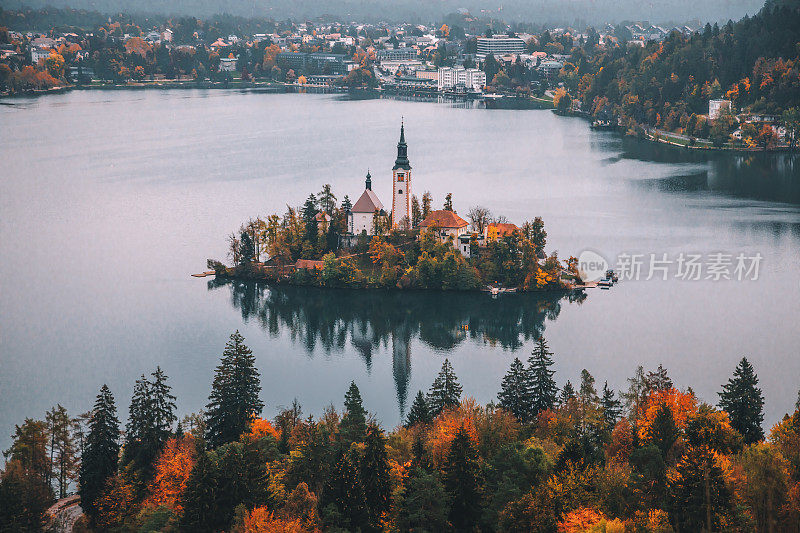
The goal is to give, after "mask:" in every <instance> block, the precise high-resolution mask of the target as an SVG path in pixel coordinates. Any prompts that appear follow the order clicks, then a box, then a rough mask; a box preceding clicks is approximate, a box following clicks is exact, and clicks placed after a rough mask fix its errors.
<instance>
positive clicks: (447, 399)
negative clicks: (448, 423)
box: [428, 359, 462, 417]
mask: <svg viewBox="0 0 800 533" xmlns="http://www.w3.org/2000/svg"><path fill="white" fill-rule="evenodd" d="M461 392H462V388H461V385H459V383H458V378H457V377H456V373H455V372H454V371H453V366H452V365H451V364H450V361H449V360H447V359H445V360H444V363H443V364H442V370H441V371H439V375H438V376H436V379H435V380H434V381H433V385H431V389H430V391H428V408H429V409H430V412H431V415H432V416H434V417H436V416H438V415H439V413H441V412H442V411H443V410H445V409H451V408H453V407H457V406H458V405H460V404H461Z"/></svg>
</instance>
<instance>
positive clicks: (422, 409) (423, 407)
mask: <svg viewBox="0 0 800 533" xmlns="http://www.w3.org/2000/svg"><path fill="white" fill-rule="evenodd" d="M432 419H433V417H432V416H431V412H430V409H428V402H427V401H426V400H425V395H424V394H423V393H422V391H419V392H417V396H416V397H415V398H414V403H412V404H411V409H409V411H408V416H407V417H406V423H405V427H407V428H410V427H412V426H413V425H414V424H417V423H420V424H430V423H431V420H432Z"/></svg>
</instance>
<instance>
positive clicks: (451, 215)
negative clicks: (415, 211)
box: [419, 209, 469, 253]
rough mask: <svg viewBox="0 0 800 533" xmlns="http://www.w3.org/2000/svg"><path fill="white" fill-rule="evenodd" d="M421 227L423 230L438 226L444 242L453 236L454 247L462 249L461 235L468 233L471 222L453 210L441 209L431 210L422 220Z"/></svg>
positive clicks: (439, 235) (437, 228) (440, 238)
mask: <svg viewBox="0 0 800 533" xmlns="http://www.w3.org/2000/svg"><path fill="white" fill-rule="evenodd" d="M419 227H420V229H421V230H422V231H425V230H427V229H428V228H436V230H437V237H438V238H439V240H441V241H443V242H444V241H447V239H449V238H452V239H453V247H454V248H458V249H459V250H461V248H459V237H461V236H462V235H466V234H467V228H469V222H467V221H466V220H464V219H463V218H461V217H460V216H458V215H457V214H455V212H453V211H448V210H446V209H440V210H438V211H431V212H430V214H428V216H427V217H425V220H423V221H422V222H420V224H419ZM462 253H463V252H462Z"/></svg>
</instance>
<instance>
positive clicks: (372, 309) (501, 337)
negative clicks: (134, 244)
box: [208, 280, 585, 414]
mask: <svg viewBox="0 0 800 533" xmlns="http://www.w3.org/2000/svg"><path fill="white" fill-rule="evenodd" d="M225 287H226V288H228V290H230V292H231V302H232V304H233V306H234V307H236V308H237V309H239V310H240V311H241V313H242V318H243V319H244V320H245V321H249V320H257V321H258V323H259V324H260V326H261V327H262V328H263V329H264V330H266V331H267V332H268V333H269V334H270V335H271V336H277V335H279V334H288V335H289V336H290V338H291V339H292V341H293V342H295V343H296V344H299V345H302V346H303V347H304V348H305V350H306V352H307V353H309V354H311V353H313V351H314V350H315V349H318V348H321V349H323V350H324V351H325V352H330V351H332V350H336V351H344V350H345V349H346V348H347V346H348V344H349V346H351V347H352V348H354V349H355V350H356V352H358V354H359V355H360V357H361V358H362V359H363V360H364V363H365V364H366V366H367V369H368V370H370V369H371V368H372V360H373V352H374V351H376V350H377V349H378V348H379V347H383V348H385V349H388V348H389V345H390V343H391V350H392V372H393V376H394V382H395V387H396V391H397V401H398V404H399V407H400V412H401V414H402V413H404V412H405V407H406V402H407V399H408V383H409V378H410V376H411V344H412V340H413V339H419V341H421V342H422V343H424V344H426V345H428V346H430V347H431V348H433V349H435V350H440V351H448V350H452V349H453V348H455V347H456V346H458V345H459V344H461V343H463V342H465V341H466V340H467V339H470V340H472V341H474V342H480V343H486V344H489V345H492V346H500V347H502V348H504V349H509V350H516V349H519V348H520V347H522V345H523V344H524V343H525V342H526V341H528V340H535V339H537V338H539V336H541V335H542V333H543V332H544V328H545V320H555V319H556V318H557V317H558V315H559V312H560V311H561V300H562V299H568V301H572V302H578V303H580V302H581V301H582V300H583V298H585V296H582V295H579V296H565V295H563V294H549V295H543V294H536V295H534V294H508V295H503V296H501V297H499V298H492V297H491V296H489V295H488V294H486V293H455V292H453V293H441V292H423V291H385V290H347V289H319V288H314V287H292V286H270V285H267V284H264V283H258V282H244V281H236V280H211V281H209V282H208V288H209V290H214V289H220V288H225Z"/></svg>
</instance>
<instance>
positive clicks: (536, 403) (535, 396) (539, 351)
mask: <svg viewBox="0 0 800 533" xmlns="http://www.w3.org/2000/svg"><path fill="white" fill-rule="evenodd" d="M552 355H553V352H551V351H550V350H549V349H548V346H547V342H546V341H545V340H544V337H539V340H538V341H537V342H536V347H535V348H534V349H533V352H532V353H531V357H530V358H529V359H528V373H529V375H530V390H531V396H532V399H531V401H532V405H531V409H532V411H531V417H535V416H536V415H538V414H539V413H540V412H542V411H544V410H545V409H552V408H553V406H554V405H555V403H556V399H557V397H558V386H556V382H555V380H554V379H553V375H554V374H555V371H554V370H550V367H551V366H553V359H552V357H551V356H552Z"/></svg>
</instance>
